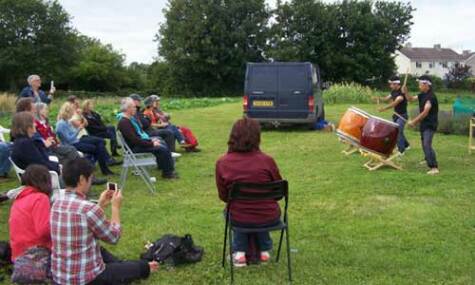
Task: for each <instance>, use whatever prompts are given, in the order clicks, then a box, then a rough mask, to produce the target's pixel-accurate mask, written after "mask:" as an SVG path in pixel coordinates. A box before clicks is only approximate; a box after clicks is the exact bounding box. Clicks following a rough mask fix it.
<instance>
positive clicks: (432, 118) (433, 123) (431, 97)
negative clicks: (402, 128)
mask: <svg viewBox="0 0 475 285" xmlns="http://www.w3.org/2000/svg"><path fill="white" fill-rule="evenodd" d="M417 98H418V99H419V112H421V113H422V111H424V106H425V105H426V103H427V101H429V102H430V104H431V105H432V108H430V111H429V114H428V115H427V117H425V118H424V119H423V120H422V121H421V131H424V130H425V129H432V130H434V131H436V130H437V125H438V122H439V121H438V118H437V116H438V114H439V102H438V101H437V97H435V94H434V93H432V92H429V93H421V94H419V95H418V96H417Z"/></svg>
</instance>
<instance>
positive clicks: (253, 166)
mask: <svg viewBox="0 0 475 285" xmlns="http://www.w3.org/2000/svg"><path fill="white" fill-rule="evenodd" d="M260 141H261V129H260V126H259V123H258V122H257V121H255V120H254V119H250V118H243V119H240V120H238V121H237V122H236V123H235V124H234V126H233V128H232V130H231V134H230V136H229V140H228V153H227V154H225V155H224V156H222V157H221V158H220V159H219V160H218V161H217V163H216V185H217V188H218V193H219V198H220V199H221V200H222V201H224V202H227V201H228V194H229V191H230V189H231V188H232V185H233V183H235V182H253V183H267V182H272V181H276V180H281V179H282V178H281V176H280V173H279V168H278V167H277V165H276V163H275V161H274V159H272V157H270V156H269V155H267V154H265V153H263V152H261V150H260V148H259V145H260ZM250 191H252V189H250ZM229 210H230V214H231V219H232V223H233V224H235V225H236V226H240V225H241V226H244V227H250V226H255V227H267V226H271V225H273V224H276V223H278V222H279V219H280V208H279V204H278V203H277V202H276V201H275V200H264V201H242V200H237V201H235V202H233V203H232V204H231V206H230V209H229ZM255 234H256V236H257V244H258V247H259V249H260V251H261V254H260V259H261V261H262V262H267V261H268V260H269V259H270V254H269V251H270V250H271V249H272V239H271V237H270V234H269V232H261V233H255ZM248 239H249V237H248V234H246V233H241V232H237V231H234V238H233V246H232V248H233V263H234V265H235V266H237V267H242V266H246V264H247V260H246V251H247V249H248Z"/></svg>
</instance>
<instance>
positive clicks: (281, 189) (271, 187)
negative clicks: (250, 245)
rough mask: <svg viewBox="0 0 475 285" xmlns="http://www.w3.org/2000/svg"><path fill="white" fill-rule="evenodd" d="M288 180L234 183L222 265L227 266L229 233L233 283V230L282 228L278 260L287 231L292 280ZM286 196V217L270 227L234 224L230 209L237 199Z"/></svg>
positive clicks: (255, 199) (267, 230)
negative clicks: (247, 226)
mask: <svg viewBox="0 0 475 285" xmlns="http://www.w3.org/2000/svg"><path fill="white" fill-rule="evenodd" d="M288 188H289V186H288V182H287V181H286V180H281V181H275V182H270V183H245V182H236V183H234V184H233V186H232V189H231V191H230V192H229V195H228V202H227V204H226V213H225V214H226V224H225V227H224V243H223V259H222V266H223V267H225V259H226V242H227V239H228V235H229V257H230V258H229V260H230V266H231V284H233V283H234V268H233V252H232V243H233V230H236V231H238V232H242V233H256V232H271V231H279V230H280V239H279V247H278V250H277V256H276V262H279V258H280V251H281V248H282V240H283V237H284V232H285V240H286V243H287V271H288V276H289V281H290V282H292V268H291V261H290V241H289V224H288V215H287V208H288V202H289V195H288V194H289V191H288ZM246 189H252V192H251V191H245V190H246ZM282 198H284V202H285V206H284V219H283V221H282V219H280V220H279V222H278V223H277V224H275V225H273V226H270V227H262V228H254V227H253V228H246V227H238V226H235V225H233V223H232V217H231V213H230V211H229V209H230V206H231V204H232V203H234V202H235V201H237V200H241V201H243V200H244V201H262V200H276V201H279V200H281V199H282Z"/></svg>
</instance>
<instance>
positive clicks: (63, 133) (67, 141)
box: [56, 102, 114, 175]
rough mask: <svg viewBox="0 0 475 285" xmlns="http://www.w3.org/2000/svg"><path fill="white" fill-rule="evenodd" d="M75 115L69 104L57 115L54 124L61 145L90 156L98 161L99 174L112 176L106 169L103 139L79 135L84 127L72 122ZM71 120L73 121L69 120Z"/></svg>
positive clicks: (106, 160) (107, 168) (106, 154)
mask: <svg viewBox="0 0 475 285" xmlns="http://www.w3.org/2000/svg"><path fill="white" fill-rule="evenodd" d="M75 115H77V114H76V112H75V107H74V105H72V104H71V103H68V102H66V103H64V104H63V106H61V109H60V110H59V113H58V121H57V123H56V133H57V135H58V137H59V140H60V141H61V144H64V145H72V146H74V147H75V148H76V149H77V150H79V151H81V152H83V153H86V154H90V155H92V156H93V158H94V159H95V160H97V161H98V163H99V167H100V168H101V172H102V174H104V175H113V174H114V173H113V172H112V171H111V170H110V169H109V167H108V160H109V158H110V157H109V154H108V153H107V150H106V147H105V143H104V140H103V139H100V138H96V137H91V136H87V135H82V136H81V135H80V134H81V132H83V131H84V125H83V124H82V123H79V125H77V126H74V125H73V124H77V122H74V116H75ZM71 119H73V120H71Z"/></svg>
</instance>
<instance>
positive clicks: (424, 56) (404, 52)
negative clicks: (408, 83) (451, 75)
mask: <svg viewBox="0 0 475 285" xmlns="http://www.w3.org/2000/svg"><path fill="white" fill-rule="evenodd" d="M472 60H474V61H475V58H473V59H472ZM464 62H465V59H464V57H463V55H460V54H458V53H457V52H455V51H454V50H452V49H448V48H442V47H441V45H440V44H438V45H434V47H433V48H415V47H412V45H410V44H408V45H406V46H405V47H404V48H402V49H401V50H399V51H396V55H395V63H396V66H397V68H398V73H399V74H405V73H408V72H409V74H412V75H415V76H420V75H423V74H429V75H435V76H437V77H440V78H444V77H445V75H446V74H447V73H448V72H449V70H450V68H451V67H452V66H454V65H455V64H456V63H464Z"/></svg>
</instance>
